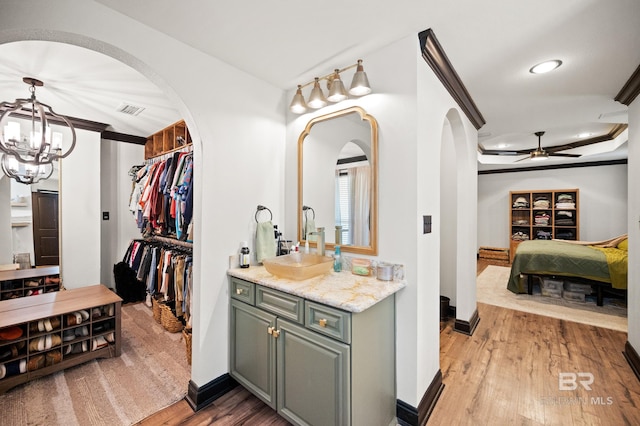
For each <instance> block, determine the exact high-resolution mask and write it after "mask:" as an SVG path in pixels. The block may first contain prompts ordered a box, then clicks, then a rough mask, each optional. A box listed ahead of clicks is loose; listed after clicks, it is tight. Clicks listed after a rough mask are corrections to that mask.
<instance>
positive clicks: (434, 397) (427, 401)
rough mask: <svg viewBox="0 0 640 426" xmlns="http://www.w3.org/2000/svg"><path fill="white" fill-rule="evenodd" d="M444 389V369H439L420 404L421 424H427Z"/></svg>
mask: <svg viewBox="0 0 640 426" xmlns="http://www.w3.org/2000/svg"><path fill="white" fill-rule="evenodd" d="M443 389H444V383H442V371H440V369H438V371H437V372H436V375H435V376H434V377H433V380H432V381H431V384H430V385H429V387H428V388H427V391H426V392H425V393H424V395H423V396H422V399H421V400H420V403H419V404H418V420H419V425H420V426H422V425H425V424H427V420H429V416H431V412H433V409H434V408H436V403H437V402H438V399H439V398H440V394H442V390H443Z"/></svg>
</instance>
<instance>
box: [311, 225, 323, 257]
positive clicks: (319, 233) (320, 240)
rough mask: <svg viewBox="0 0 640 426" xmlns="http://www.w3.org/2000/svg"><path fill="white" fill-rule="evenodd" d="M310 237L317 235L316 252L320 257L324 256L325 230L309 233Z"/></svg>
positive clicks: (320, 229) (318, 229)
mask: <svg viewBox="0 0 640 426" xmlns="http://www.w3.org/2000/svg"><path fill="white" fill-rule="evenodd" d="M309 235H316V236H317V237H318V238H317V240H316V251H317V252H318V254H319V255H320V256H324V228H317V229H316V232H309Z"/></svg>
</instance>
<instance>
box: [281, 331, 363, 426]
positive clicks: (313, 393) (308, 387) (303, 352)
mask: <svg viewBox="0 0 640 426" xmlns="http://www.w3.org/2000/svg"><path fill="white" fill-rule="evenodd" d="M278 330H279V331H280V335H279V337H278V343H277V346H278V353H277V362H276V365H277V371H278V380H277V382H278V391H277V394H278V413H280V415H281V416H282V417H284V418H286V419H287V420H288V421H290V422H291V423H293V424H299V425H348V424H350V423H349V419H350V405H351V404H350V400H351V398H350V395H351V392H350V382H351V380H350V377H351V374H350V371H349V368H350V365H349V364H350V362H349V361H350V348H349V345H345V344H344V343H341V342H336V341H335V340H332V339H329V338H326V337H323V336H320V335H318V334H317V333H314V332H312V331H309V330H306V329H305V328H304V327H301V326H299V325H296V324H293V323H291V322H288V321H281V320H278Z"/></svg>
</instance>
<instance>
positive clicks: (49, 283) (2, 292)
mask: <svg viewBox="0 0 640 426" xmlns="http://www.w3.org/2000/svg"><path fill="white" fill-rule="evenodd" d="M58 290H60V267H59V266H45V267H41V268H30V269H18V270H14V271H0V300H8V299H16V298H19V297H25V296H31V295H37V294H43V293H50V292H52V291H58Z"/></svg>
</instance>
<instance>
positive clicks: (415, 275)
mask: <svg viewBox="0 0 640 426" xmlns="http://www.w3.org/2000/svg"><path fill="white" fill-rule="evenodd" d="M361 57H363V59H364V64H365V70H366V72H367V75H368V77H369V81H370V82H371V85H372V88H373V93H372V94H370V95H368V96H365V97H363V98H359V99H350V100H347V101H344V102H341V103H339V104H337V105H331V106H328V107H325V108H323V109H321V110H319V111H315V112H311V113H307V114H303V115H299V116H298V115H294V114H289V116H288V125H287V155H286V158H287V168H286V170H287V171H286V175H285V189H286V214H287V216H286V217H287V228H286V230H287V233H288V234H289V235H295V234H294V233H295V230H296V223H297V218H296V204H297V179H296V170H297V166H296V165H297V140H298V136H299V135H300V133H301V132H302V130H303V129H304V126H305V125H306V123H307V122H308V121H309V120H310V119H311V118H314V117H317V116H319V115H324V114H327V113H330V112H333V111H336V110H339V109H344V108H347V107H350V106H353V105H358V106H361V107H362V108H364V109H365V111H366V112H367V113H369V114H371V115H372V116H374V117H375V118H376V120H377V121H378V125H379V144H378V149H379V169H378V177H379V184H378V186H379V187H378V195H379V203H378V204H379V205H378V217H379V219H378V234H379V235H378V256H377V258H378V259H381V260H384V261H389V262H393V263H401V264H403V265H404V266H405V276H406V279H407V282H408V285H407V287H406V288H404V289H403V290H401V291H400V292H399V293H397V295H396V334H397V336H396V342H397V344H396V347H397V350H396V357H397V359H396V365H397V368H396V374H397V397H398V399H400V400H402V401H404V402H406V403H408V404H411V405H413V406H415V407H417V405H418V403H419V402H420V399H421V398H422V396H423V394H424V392H425V390H426V389H427V387H428V386H429V384H430V383H431V381H432V380H433V378H434V376H435V374H436V372H437V371H438V369H439V357H440V351H439V311H440V298H439V293H440V276H439V274H440V272H439V263H440V259H439V250H440V223H441V218H440V184H439V180H440V147H441V141H442V129H443V123H444V122H445V120H446V115H447V113H448V112H449V110H450V109H452V108H453V109H457V105H456V104H455V103H454V102H453V100H452V98H451V97H450V95H449V94H448V92H446V90H445V89H444V87H443V86H442V84H441V83H440V81H439V80H438V79H437V78H436V77H435V75H434V74H433V72H432V71H431V69H430V68H429V66H428V65H427V64H426V63H425V62H424V60H423V59H422V57H421V54H420V52H419V45H418V38H417V36H416V35H411V36H408V37H405V38H403V39H401V40H398V41H397V42H395V43H392V44H390V45H389V46H387V47H386V48H384V49H381V50H379V51H376V52H370V53H363V54H362V55H361ZM337 65H338V64H330V63H328V64H327V69H328V71H327V72H330V70H331V69H333V68H334V67H335V66H337ZM332 67H333V68H332ZM398 69H402V75H403V78H401V79H399V78H397V71H398ZM293 94H294V91H293V90H292V91H291V92H290V93H289V94H288V95H289V96H293ZM288 99H291V98H290V97H289V98H288ZM461 115H463V114H462V113H461ZM465 123H466V124H465V125H466V126H467V127H468V128H467V129H466V132H467V134H474V132H475V129H473V126H471V125H470V124H468V121H467V120H466V118H465ZM469 127H470V128H471V129H473V130H470V129H469ZM470 143H471V145H472V146H474V145H473V142H470ZM472 152H475V151H473V148H472ZM474 161H475V157H474ZM471 169H472V171H473V173H472V180H473V182H471V183H468V182H465V184H463V185H462V186H463V188H465V189H464V190H465V191H467V190H468V192H469V193H466V194H465V196H464V197H463V198H464V199H465V200H466V201H465V203H464V205H463V207H469V206H467V204H469V205H472V206H471V207H469V208H468V209H467V210H466V211H471V212H472V214H473V215H474V216H473V221H474V223H475V200H476V184H475V182H476V177H475V168H474V166H473V165H471ZM422 215H431V216H432V217H433V223H434V225H433V231H432V233H431V234H426V235H423V234H422ZM316 225H317V226H321V224H319V223H317V222H316ZM475 232H476V230H475V228H474V229H473V233H472V235H473V236H472V238H471V239H472V240H473V242H472V244H471V248H472V253H471V255H470V256H469V263H473V264H474V265H475V256H474V254H473V248H474V247H475ZM471 269H472V271H473V273H474V277H475V266H472V268H471ZM469 285H470V286H475V279H474V280H473V282H470V283H469ZM470 293H471V294H472V297H475V293H473V292H470ZM473 303H474V304H475V300H474V301H473ZM467 319H468V318H467Z"/></svg>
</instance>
